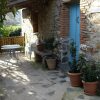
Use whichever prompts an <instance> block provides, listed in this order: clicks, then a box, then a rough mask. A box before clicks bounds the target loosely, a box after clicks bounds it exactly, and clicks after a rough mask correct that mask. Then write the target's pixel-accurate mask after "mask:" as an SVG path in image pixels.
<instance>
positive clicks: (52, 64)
mask: <svg viewBox="0 0 100 100" xmlns="http://www.w3.org/2000/svg"><path fill="white" fill-rule="evenodd" d="M46 62H47V66H48V69H50V70H53V69H55V68H56V59H55V58H48V59H46Z"/></svg>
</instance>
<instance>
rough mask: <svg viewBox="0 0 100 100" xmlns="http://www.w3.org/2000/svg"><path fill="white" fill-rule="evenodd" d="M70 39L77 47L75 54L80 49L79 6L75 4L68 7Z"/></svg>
mask: <svg viewBox="0 0 100 100" xmlns="http://www.w3.org/2000/svg"><path fill="white" fill-rule="evenodd" d="M69 33H70V34H69V35H70V38H71V39H73V40H74V42H75V43H76V46H77V51H78V52H77V54H78V53H79V49H80V6H79V4H77V3H74V4H71V5H70V32H69Z"/></svg>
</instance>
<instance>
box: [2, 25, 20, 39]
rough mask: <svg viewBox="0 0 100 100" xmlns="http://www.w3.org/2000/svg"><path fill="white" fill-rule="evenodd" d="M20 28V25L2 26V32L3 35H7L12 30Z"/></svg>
mask: <svg viewBox="0 0 100 100" xmlns="http://www.w3.org/2000/svg"><path fill="white" fill-rule="evenodd" d="M18 29H21V28H20V26H3V27H0V33H1V34H2V36H4V37H7V36H9V35H10V33H11V32H14V31H16V30H18Z"/></svg>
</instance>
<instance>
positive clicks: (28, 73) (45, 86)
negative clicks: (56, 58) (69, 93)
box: [0, 55, 66, 100]
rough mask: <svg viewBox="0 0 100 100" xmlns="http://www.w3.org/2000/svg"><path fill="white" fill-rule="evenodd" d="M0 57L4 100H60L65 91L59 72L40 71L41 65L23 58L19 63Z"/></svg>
mask: <svg viewBox="0 0 100 100" xmlns="http://www.w3.org/2000/svg"><path fill="white" fill-rule="evenodd" d="M8 59H10V58H9V57H8V56H7V55H0V70H1V75H2V76H3V78H2V82H3V86H2V87H4V91H5V93H6V97H5V100H61V99H62V96H63V94H64V92H65V90H66V81H65V76H64V75H63V74H62V73H61V72H59V71H56V70H55V71H48V70H44V69H41V68H42V65H41V64H36V63H34V62H30V61H29V60H28V59H26V58H25V57H24V56H22V55H21V56H20V57H19V59H20V60H19V61H18V63H17V62H13V61H15V60H10V61H7V60H8ZM0 100H1V99H0Z"/></svg>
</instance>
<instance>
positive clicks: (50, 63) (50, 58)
mask: <svg viewBox="0 0 100 100" xmlns="http://www.w3.org/2000/svg"><path fill="white" fill-rule="evenodd" d="M44 41H45V49H46V50H49V51H50V52H51V54H50V55H47V56H46V57H45V59H46V64H47V67H48V69H50V70H53V69H55V68H56V63H57V59H56V54H55V53H54V49H55V45H54V37H51V38H48V39H45V40H44Z"/></svg>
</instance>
